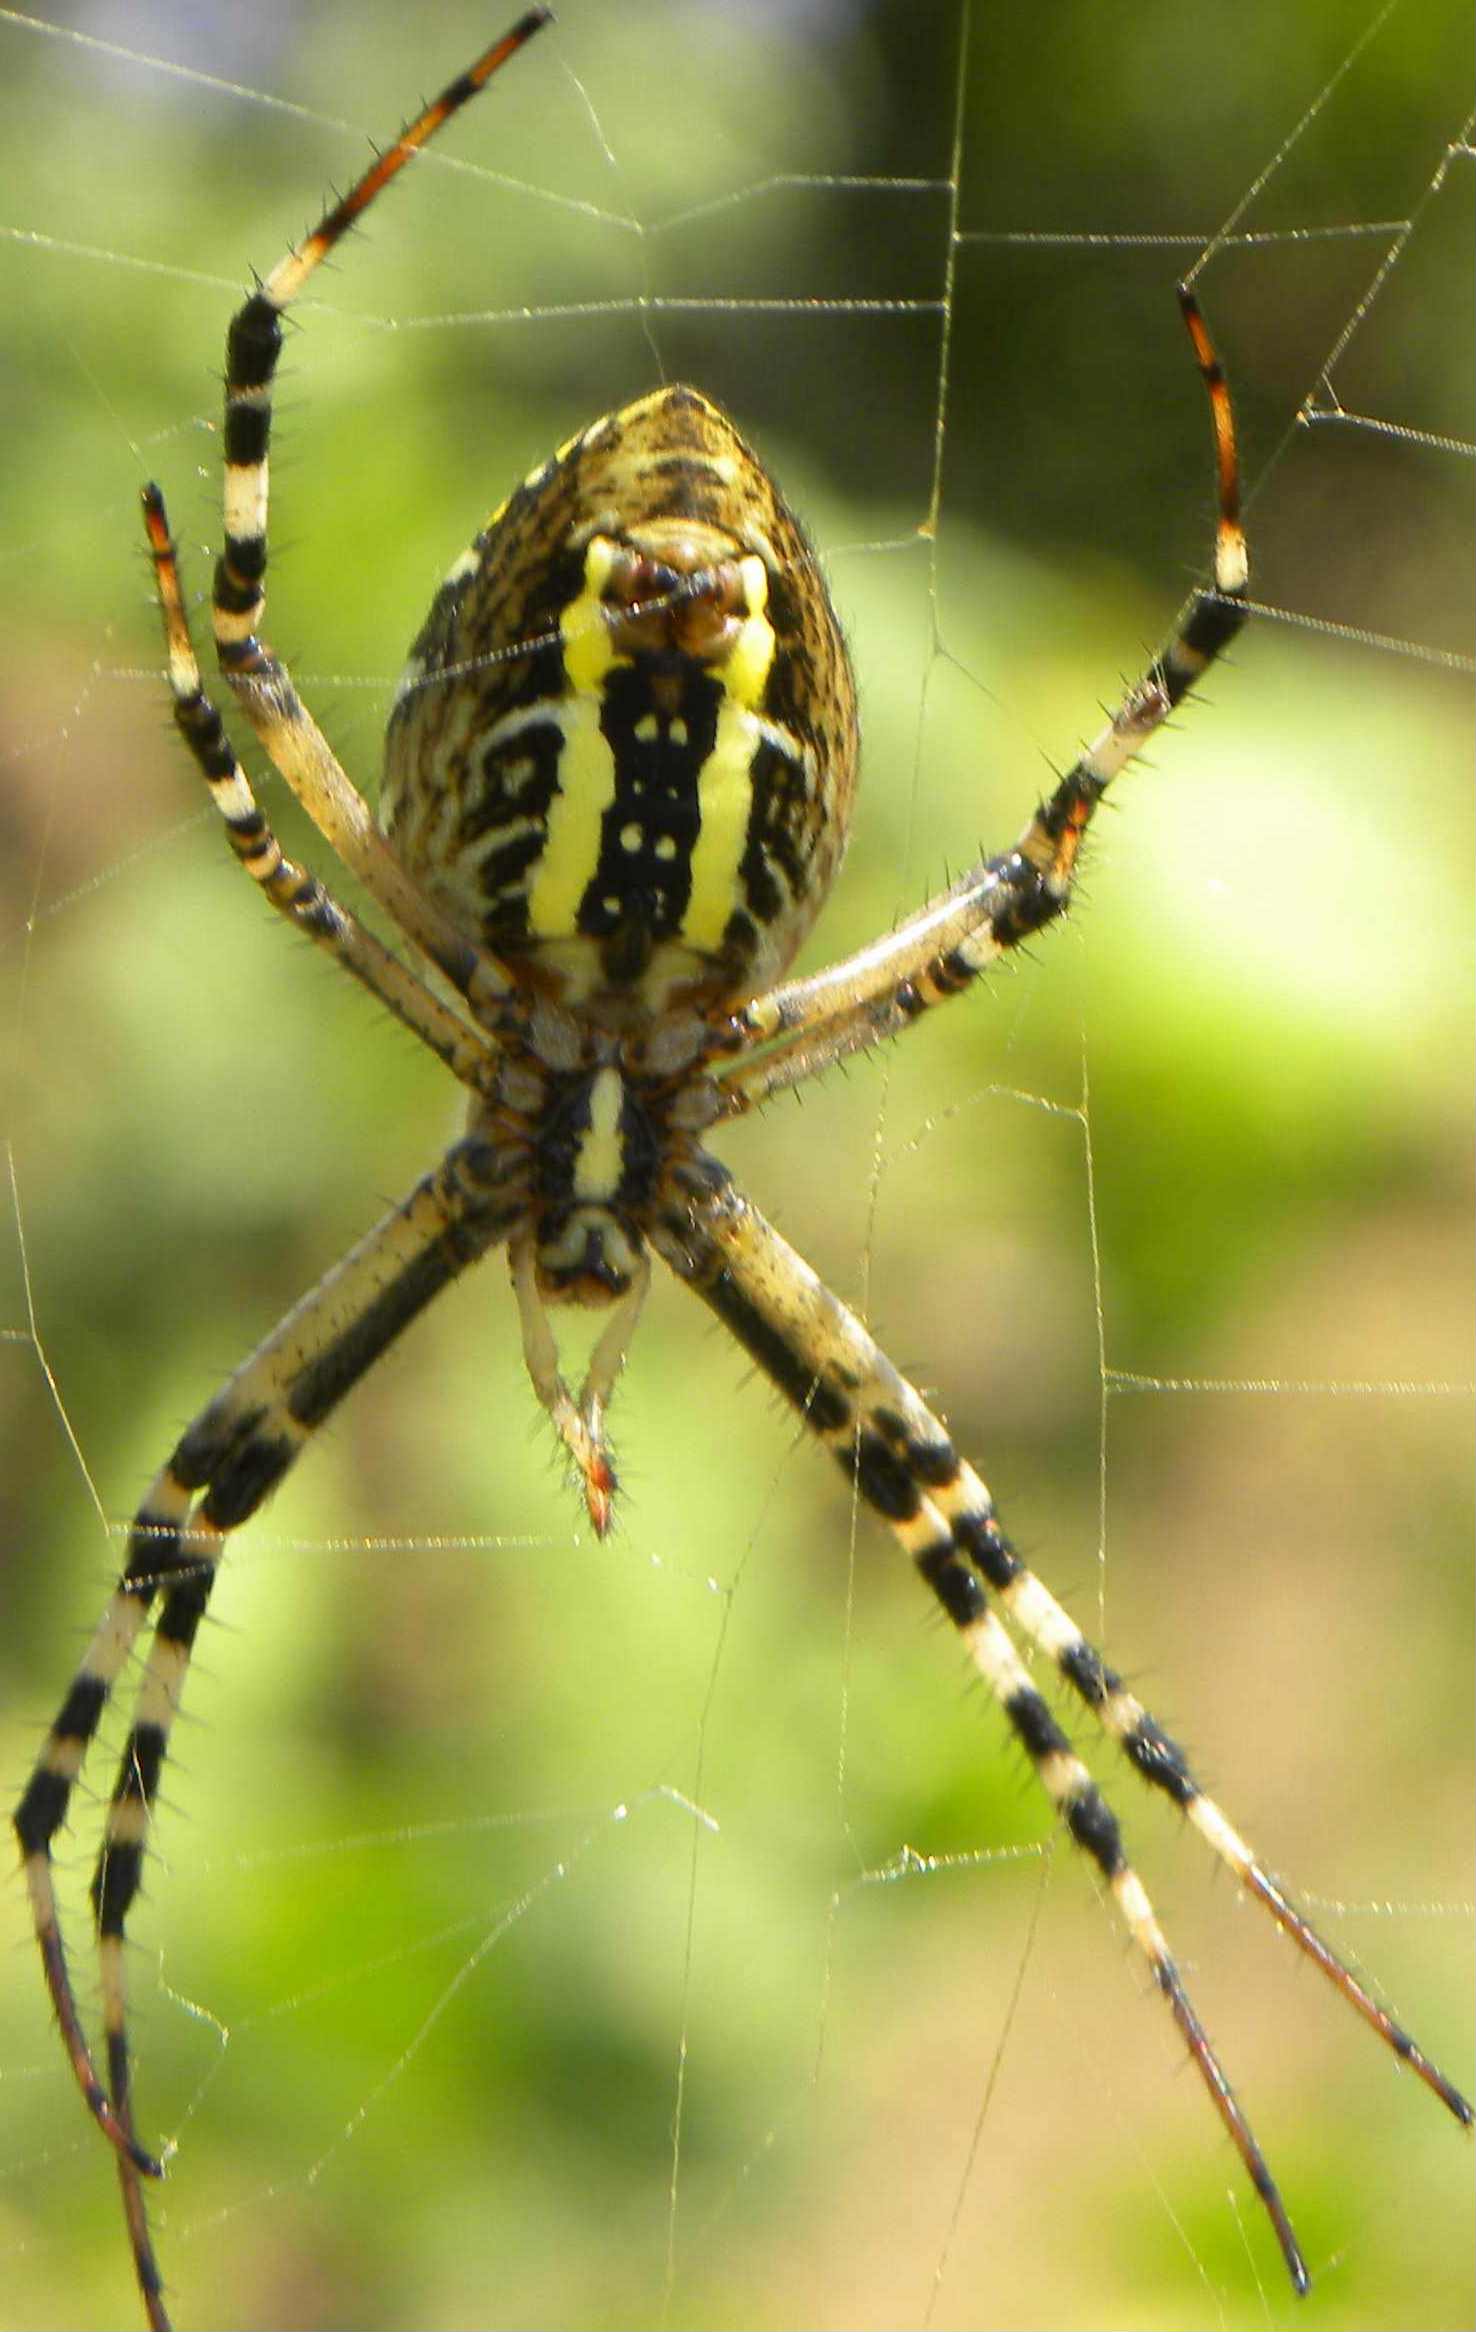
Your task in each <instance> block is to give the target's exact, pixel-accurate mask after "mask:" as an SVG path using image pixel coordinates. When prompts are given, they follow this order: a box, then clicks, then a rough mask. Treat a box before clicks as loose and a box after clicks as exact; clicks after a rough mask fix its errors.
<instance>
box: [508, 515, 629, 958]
mask: <svg viewBox="0 0 1476 2332" xmlns="http://www.w3.org/2000/svg"><path fill="white" fill-rule="evenodd" d="M614 560H615V545H614V543H612V542H611V541H610V539H609V537H608V535H602V534H597V535H595V536H594V537H593V538H592V540H591V542H590V546H589V549H588V550H587V551H586V552H585V554H584V584H583V588H582V589H581V590H580V591H579V593H578V594H577V596H576V597H575V598H573V599H571V600H570V602H569V604H568V606H567V607H566V608H565V609H564V611H563V614H562V615H561V616H560V617H559V637H560V639H561V641H562V643H563V650H564V670H565V672H566V674H567V675H568V680H569V687H570V691H571V693H570V694H569V695H568V696H567V697H565V698H564V699H563V700H562V702H561V703H560V705H559V707H558V710H557V714H556V716H555V717H556V719H557V721H558V725H559V727H560V728H561V729H562V731H563V739H564V741H563V746H562V748H561V750H560V753H559V790H558V792H557V793H556V794H555V795H554V797H553V799H552V801H551V802H550V803H549V805H548V840H547V842H546V843H545V844H544V848H543V855H542V857H541V858H540V859H539V861H538V871H537V873H536V874H535V875H534V877H533V881H532V884H531V886H530V888H529V891H528V928H529V930H530V931H532V932H533V933H534V934H535V935H536V936H537V937H538V938H540V939H561V938H564V937H566V936H567V935H568V934H570V933H572V932H573V931H574V930H575V928H576V923H577V918H578V914H579V902H580V900H581V899H582V898H583V896H584V893H585V890H586V889H587V887H588V885H589V883H590V881H591V879H592V878H593V875H594V872H595V869H596V867H597V866H598V865H599V861H600V829H601V824H602V821H603V819H604V815H605V812H606V810H607V809H608V808H609V806H610V804H611V803H612V802H613V801H614V799H615V755H614V752H613V750H612V748H611V746H610V743H609V741H608V739H607V738H606V737H605V736H604V735H603V734H602V732H601V729H600V712H601V700H600V692H601V689H602V688H603V685H604V682H605V678H606V675H607V674H608V673H610V672H611V671H612V670H613V669H614V667H615V666H616V665H617V664H621V663H628V662H629V661H630V659H629V658H628V657H622V656H617V655H616V653H615V642H614V638H613V636H612V634H611V630H610V625H609V622H608V620H607V617H606V614H605V610H604V607H603V605H602V598H603V593H604V589H605V585H606V584H607V582H608V581H609V578H610V569H611V567H612V565H613V564H614Z"/></svg>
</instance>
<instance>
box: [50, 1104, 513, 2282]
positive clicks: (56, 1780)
mask: <svg viewBox="0 0 1476 2332" xmlns="http://www.w3.org/2000/svg"><path fill="white" fill-rule="evenodd" d="M517 1212H518V1201H517V1200H516V1198H513V1199H509V1198H508V1196H507V1195H506V1193H505V1192H504V1191H503V1190H502V1189H501V1188H500V1187H499V1183H498V1172H497V1161H496V1158H495V1155H494V1153H493V1152H492V1150H491V1148H490V1147H489V1145H488V1144H487V1143H485V1142H483V1141H481V1140H477V1139H472V1138H468V1139H467V1140H464V1141H461V1142H458V1143H456V1144H455V1145H454V1146H453V1147H452V1148H451V1149H450V1150H449V1151H448V1152H447V1154H446V1156H445V1157H444V1158H443V1159H442V1161H441V1163H440V1165H439V1166H438V1167H436V1168H435V1169H434V1171H433V1172H431V1173H430V1174H428V1175H426V1176H425V1177H424V1178H423V1179H422V1180H421V1181H420V1182H419V1183H418V1184H417V1185H416V1187H415V1188H414V1190H412V1191H411V1192H410V1194H409V1196H408V1197H407V1198H406V1199H404V1200H403V1201H402V1203H401V1204H400V1205H399V1206H397V1207H395V1208H393V1209H392V1210H391V1212H390V1213H388V1214H387V1215H385V1216H383V1217H382V1218H381V1220H380V1221H379V1222H378V1223H377V1224H376V1225H375V1226H374V1228H373V1229H372V1230H371V1231H369V1232H368V1233H367V1234H366V1236H365V1237H364V1238H363V1239H361V1240H360V1241H359V1242H358V1244H357V1245H356V1246H355V1247H353V1248H351V1249H350V1251H349V1253H348V1254H347V1255H346V1256H344V1257H343V1259H342V1261H341V1262H339V1263H338V1264H336V1265H335V1266H334V1268H333V1269H332V1270H331V1271H330V1272H328V1273H327V1274H326V1275H325V1277H324V1278H323V1279H321V1280H320V1281H319V1282H318V1285H317V1286H316V1287H315V1288H314V1289H313V1290H312V1291H311V1293H310V1294H308V1295H307V1296H305V1297H304V1298H303V1300H302V1301H301V1302H300V1303H299V1304H297V1305H296V1306H294V1308H293V1309H292V1311H290V1312H289V1313H288V1314H287V1315H286V1317H285V1318H284V1319H283V1320H281V1321H280V1322H279V1323H278V1325H277V1327H275V1328H274V1329H273V1330H272V1332H271V1334H270V1335H269V1336H268V1337H267V1338H266V1340H265V1342H264V1343H263V1344H261V1345H259V1346H258V1348H257V1350H256V1351H255V1352H254V1353H253V1354H252V1356H251V1358H250V1359H249V1360H247V1361H246V1362H245V1363H244V1364H243V1366H242V1367H241V1368H239V1369H238V1370H237V1371H236V1373H235V1375H234V1376H233V1377H232V1378H231V1379H230V1381H229V1383H228V1384H227V1385H226V1386H225V1387H224V1388H223V1390H222V1391H221V1392H220V1393H218V1394H217V1395H216V1397H215V1399H214V1400H212V1401H211V1402H210V1403H209V1404H208V1405H207V1407H206V1408H204V1409H202V1410H201V1412H200V1414H199V1416H198V1417H196V1418H195V1420H194V1422H193V1423H192V1424H191V1425H190V1426H189V1427H188V1429H187V1430H186V1432H185V1434H184V1436H183V1438H182V1439H181V1440H180V1441H179V1443H178V1444H177V1446H176V1447H175V1449H174V1452H173V1454H172V1455H171V1457H170V1458H169V1460H168V1462H167V1464H165V1465H164V1466H163V1467H162V1469H161V1470H160V1472H159V1473H158V1475H157V1476H156V1477H155V1479H154V1481H153V1483H152V1484H151V1485H150V1487H149V1490H148V1492H147V1494H146V1495H145V1498H144V1501H143V1504H142V1505H141V1506H140V1508H139V1510H138V1513H137V1514H136V1516H135V1517H134V1521H133V1525H132V1528H131V1530H130V1532H129V1538H128V1550H127V1555H126V1557H125V1560H124V1566H123V1571H122V1575H121V1577H120V1578H119V1581H118V1584H117V1586H116V1587H115V1589H114V1590H113V1593H112V1595H111V1597H110V1598H109V1601H108V1604H107V1608H106V1609H105V1611H104V1612H103V1615H102V1618H101V1620H100V1621H99V1623H98V1626H97V1628H96V1630H95V1632H94V1634H93V1637H92V1640H91V1642H90V1643H89V1645H88V1647H87V1650H86V1652H85V1653H84V1655H83V1658H82V1664H81V1666H80V1667H79V1669H78V1670H77V1673H76V1675H75V1676H74V1677H73V1679H72V1683H71V1687H70V1689H69V1691H68V1693H67V1696H66V1698H65V1700H64V1701H63V1703H62V1706H61V1709H60V1710H59V1712H58V1714H57V1716H56V1719H55V1721H54V1723H53V1725H52V1727H51V1730H50V1732H49V1733H48V1735H47V1737H46V1740H45V1743H44V1744H43V1746H42V1750H41V1754H40V1756H39V1757H38V1758H37V1760H36V1764H35V1767H34V1769H33V1771H32V1773H31V1778H30V1781H29V1782H28V1784H27V1786H26V1789H25V1793H24V1795H23V1796H22V1798H21V1801H20V1804H19V1806H18V1807H17V1808H16V1812H15V1817H14V1819H15V1830H16V1836H17V1838H18V1840H19V1842H20V1849H21V1855H22V1858H23V1863H24V1868H25V1875H26V1884H27V1888H28V1891H29V1895H30V1902H31V1913H32V1918H33V1921H34V1923H35V1929H36V1938H37V1942H38V1944H39V1946H40V1951H41V1963H42V1966H43V1968H44V1970H45V1974H46V1984H47V1989H48V1991H49V1993H50V1995H51V2002H52V2006H53V2009H54V2010H55V2013H56V2017H57V2021H58V2023H59V2025H60V2027H61V2031H62V2038H63V2041H64V2043H65V2046H66V2050H67V2054H68V2056H69V2058H70V2060H71V2063H72V2069H73V2071H74V2073H75V2075H76V2077H77V2082H78V2086H79V2087H80V2089H81V2091H82V2095H83V2098H84V2101H85V2103H86V2105H87V2108H88V2110H89V2112H90V2113H91V2114H92V2116H93V2118H94V2120H95V2121H96V2122H97V2123H98V2125H99V2127H100V2128H101V2129H102V2130H103V2131H104V2133H105V2134H106V2135H107V2137H108V2138H109V2139H110V2140H111V2141H112V2143H113V2145H114V2146H115V2148H116V2149H117V2151H118V2155H119V2170H120V2173H121V2175H122V2178H123V2193H124V2202H125V2208H126V2211H127V2215H128V2221H129V2228H130V2233H131V2236H132V2240H133V2247H134V2260H135V2265H136V2267H137V2271H138V2278H139V2285H140V2288H141V2290H142V2291H143V2294H144V2298H145V2301H146V2303H147V2304H148V2306H149V2309H150V2322H151V2323H155V2324H162V2323H164V2321H165V2319H164V2317H163V2313H162V2303H161V2301H160V2299H159V2289H160V2286H159V2277H158V2270H157V2267H156V2265H155V2263H154V2260H153V2253H152V2248H151V2245H150V2242H149V2236H148V2223H147V2217H146V2214H145V2211H144V2206H143V2201H142V2196H141V2193H140V2191H139V2188H138V2179H139V2176H140V2174H142V2175H143V2176H145V2177H158V2176H159V2175H160V2174H161V2170H162V2164H161V2163H160V2162H159V2160H158V2159H157V2158H156V2157H155V2156H153V2155H151V2154H149V2153H148V2152H146V2151H145V2149H144V2148H143V2147H142V2146H140V2145H139V2143H138V2141H137V2139H136V2137H135V2136H134V2132H133V2119H132V2104H131V2091H130V2063H129V2052H128V2038H127V1998H126V1989H125V1968H124V1930H125V1925H126V1921H127V1916H128V1912H129V1909H130V1907H131V1905H132V1902H133V1898H134V1896H135V1895H136V1893H137V1891H138V1886H139V1880H140V1877H141V1874H142V1869H143V1858H144V1849H145V1845H146V1842H147V1836H148V1829H149V1823H150V1819H151V1816H152V1811H153V1806H154V1803H155V1799H156V1797H157V1794H158V1787H159V1779H160V1775H161V1772H162V1769H163V1764H164V1759H165V1755H166V1753H167V1750H168V1745H169V1734H170V1729H171V1727H172V1725H173V1722H174V1718H175V1715H176V1713H177V1711H178V1708H179V1702H180V1695H181V1692H182V1690H183V1687H184V1682H185V1677H186V1673H187V1671H188V1668H189V1663H190V1655H191V1652H192V1650H193V1647H194V1642H195V1636H196V1632H197V1630H198V1628H199V1625H200V1621H201V1619H202V1618H203V1617H204V1613H205V1607H206V1604H207V1601H208V1599H209V1595H210V1590H211V1587H212V1585H213V1584H214V1580H215V1574H216V1569H217V1566H218V1564H219V1561H220V1555H221V1551H222V1544H223V1541H224V1539H225V1537H226V1535H227V1533H228V1532H230V1531H232V1530H234V1529H236V1528H237V1527H238V1525H240V1524H241V1523H243V1522H245V1521H247V1520H248V1519H249V1517H250V1516H251V1515H253V1514H254V1513H255V1512H256V1510H257V1508H258V1507H259V1506H260V1505H261V1503H262V1501H263V1500H264V1499H265V1498H266V1497H267V1496H268V1495H269V1493H270V1492H271V1491H272V1490H274V1489H275V1488H276V1486H277V1484H278V1483H279V1482H280V1481H281V1479H282V1477H283V1475H284V1474H285V1473H286V1472H287V1471H288V1468H289V1467H290V1466H291V1465H292V1463H293V1461H294V1460H295V1458H296V1457H297V1456H298V1454H299V1452H300V1451H301V1449H302V1447H303V1446H304V1444H305V1443H306V1441H307V1440H308V1439H309V1437H310V1435H311V1434H312V1432H313V1431H314V1429H315V1428H316V1427H317V1426H318V1425H320V1424H321V1423H322V1422H323V1420H324V1418H326V1417H327V1416H328V1415H329V1413H330V1412H331V1411H332V1410H333V1409H334V1408H336V1407H337V1405H338V1403H339V1402H340V1401H341V1400H342V1398H343V1396H344V1394H345V1393H347V1392H348V1391H349V1390H350V1389H351V1387H352V1386H354V1385H355V1384H356V1383H357V1382H358V1380H359V1379H360V1377H362V1376H363V1375H364V1374H365V1372H366V1371H367V1370H368V1369H369V1368H370V1367H371V1366H372V1364H373V1363H374V1362H375V1361H376V1360H377V1359H378V1358H379V1356H380V1355H381V1353H383V1352H385V1351H386V1350H387V1349H388V1348H389V1346H390V1345H391V1344H392V1343H393V1342H394V1340H395V1338H396V1337H397V1336H398V1335H399V1334H400V1332H401V1330H402V1329H404V1328H406V1327H408V1326H409V1324H410V1322H411V1321H412V1320H413V1319H415V1318H416V1317H417V1315H418V1314H419V1313H420V1312H421V1311H423V1310H424V1308H425V1306H426V1305H427V1304H428V1303H429V1302H430V1301H431V1299H432V1297H434V1296H436V1295H438V1294H439V1293H440V1291H441V1289H442V1288H444V1287H446V1286H447V1285H448V1284H449V1283H450V1281H451V1280H453V1279H454V1278H456V1277H457V1275H458V1274H459V1273H460V1272H461V1271H463V1270H465V1268H466V1267H467V1266H468V1265H469V1264H471V1263H474V1262H475V1261H476V1260H477V1259H478V1257H479V1256H481V1255H482V1254H484V1253H485V1252H486V1250H487V1249H488V1248H489V1247H490V1246H492V1245H494V1244H495V1243H496V1241H497V1240H499V1239H500V1238H502V1237H504V1236H505V1235H506V1233H507V1230H508V1229H509V1227H510V1224H511V1222H512V1220H513V1219H514V1217H515V1215H516V1213H517ZM156 1603H157V1605H158V1614H157V1617H156V1618H154V1620H153V1634H152V1638H151V1641H150V1644H149V1649H148V1654H147V1657H146V1659H145V1662H144V1667H143V1673H142V1675H141V1677H140V1679H139V1683H138V1687H137V1692H136V1694H135V1699H134V1706H133V1711H132V1720H131V1723H130V1725H129V1730H128V1735H127V1739H126V1740H125V1742H124V1745H123V1753H122V1757H121V1760H120V1762H119V1767H118V1775H117V1780H116V1782H115V1784H114V1787H113V1794H112V1797H111V1800H110V1801H109V1805H108V1810H107V1816H106V1821H105V1827H104V1835H103V1843H102V1847H101V1850H100V1852H99V1854H98V1859H97V1866H96V1869H95V1871H94V1873H93V1879H92V1888H91V1899H92V1907H93V1915H94V1919H95V1922H96V1929H97V1938H98V1954H99V1962H100V1973H101V1987H102V2021H103V2033H104V2038H105V2041H106V2046H107V2060H108V2080H107V2084H106V2087H105V2086H104V2084H103V2082H102V2081H101V2079H100V2078H99V2076H98V2072H97V2069H96V2066H95V2065H94V2062H93V2058H92V2054H91V2050H90V2048H89V2045H88V2042H87V2037H86V2034H85V2032H84V2030H83V2026H82V2019H81V2014H80V2011H79V2008H78V2005H77V1999H76V1994H75V1992H74V1990H73V1986H72V1979H71V1974H70V1970H69V1968H68V1965H67V1957H66V1952H65V1949H64V1946H63V1939H62V1933H61V1926H60V1921H59V1914H58V1907H57V1900H56V1890H55V1884H54V1877H53V1867H52V1841H53V1839H54V1838H55V1836H56V1833H57V1831H58V1830H59V1829H60V1828H61V1827H62V1825H63V1824H64V1823H65V1821H66V1819H67V1812H68V1808H69V1805H70V1801H71V1795H72V1790H73V1787H74V1785H75V1784H76V1782H77V1780H78V1778H79V1776H80V1774H81V1771H82V1767H83V1764H84V1762H85V1760H86V1757H87V1753H88V1751H89V1749H90V1747H91V1745H92V1742H93V1740H94V1738H95V1737H96V1734H97V1731H98V1727H99V1725H100V1724H101V1721H102V1716H103V1711H104V1709H105V1708H106V1707H107V1705H108V1701H109V1699H110V1697H111V1694H112V1691H113V1688H114V1686H115V1684H116V1683H117V1681H118V1678H119V1677H120V1675H121V1674H122V1672H123V1669H124V1666H125V1664H126V1663H127V1661H128V1658H129V1656H130V1654H131V1652H132V1651H133V1648H134V1645H135V1643H136V1642H137V1640H138V1638H139V1635H140V1633H141V1632H142V1630H143V1629H144V1627H145V1624H146V1623H147V1622H148V1621H149V1619H150V1617H151V1615H152V1614H153V1613H154V1609H155V1605H156Z"/></svg>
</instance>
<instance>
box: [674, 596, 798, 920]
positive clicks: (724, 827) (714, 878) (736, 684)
mask: <svg viewBox="0 0 1476 2332" xmlns="http://www.w3.org/2000/svg"><path fill="white" fill-rule="evenodd" d="M738 572H739V575H740V576H741V578H742V581H743V599H744V606H745V608H746V609H747V614H746V616H745V618H744V621H743V622H742V623H741V624H740V625H739V627H738V637H737V639H736V640H735V641H734V643H733V649H732V653H731V654H730V655H729V657H728V659H727V661H726V662H725V663H724V664H722V665H720V666H719V667H718V669H717V673H716V677H717V678H718V679H719V680H720V681H721V683H722V689H723V695H722V702H721V703H720V704H719V706H718V715H717V733H716V735H715V736H714V738H713V741H712V751H711V752H710V753H709V754H708V756H707V759H706V760H705V761H704V762H703V764H702V767H701V770H700V771H699V772H698V778H697V798H698V805H699V808H700V810H701V814H702V824H701V828H700V830H699V832H698V835H697V840H696V842H695V843H694V845H693V848H692V888H691V893H690V895H689V898H688V902H687V912H686V914H685V915H684V916H683V917H682V937H683V939H685V940H686V941H687V943H688V945H689V946H691V947H696V948H703V949H707V950H710V951H716V949H717V948H718V947H720V946H721V944H722V937H723V933H724V931H725V930H726V929H727V925H728V917H729V916H730V915H731V914H732V912H733V909H734V907H735V906H737V905H738V904H739V885H738V869H739V866H740V865H741V863H742V859H743V850H744V845H745V843H746V842H747V839H748V815H749V811H750V809H751V807H752V805H753V756H754V751H755V749H756V747H757V746H758V744H759V741H760V734H761V732H760V725H759V723H758V721H757V720H756V719H755V711H756V708H757V707H758V706H759V705H760V704H762V702H763V697H764V690H765V688H766V687H767V686H768V681H769V672H770V669H771V667H772V665H773V662H774V649H775V645H776V642H775V639H774V627H773V625H772V624H771V623H770V621H769V619H768V616H767V614H766V613H765V610H766V608H767V606H768V599H769V578H768V574H767V571H766V570H765V567H764V562H763V560H762V559H760V558H756V557H749V558H746V559H741V560H740V561H739V563H738Z"/></svg>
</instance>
